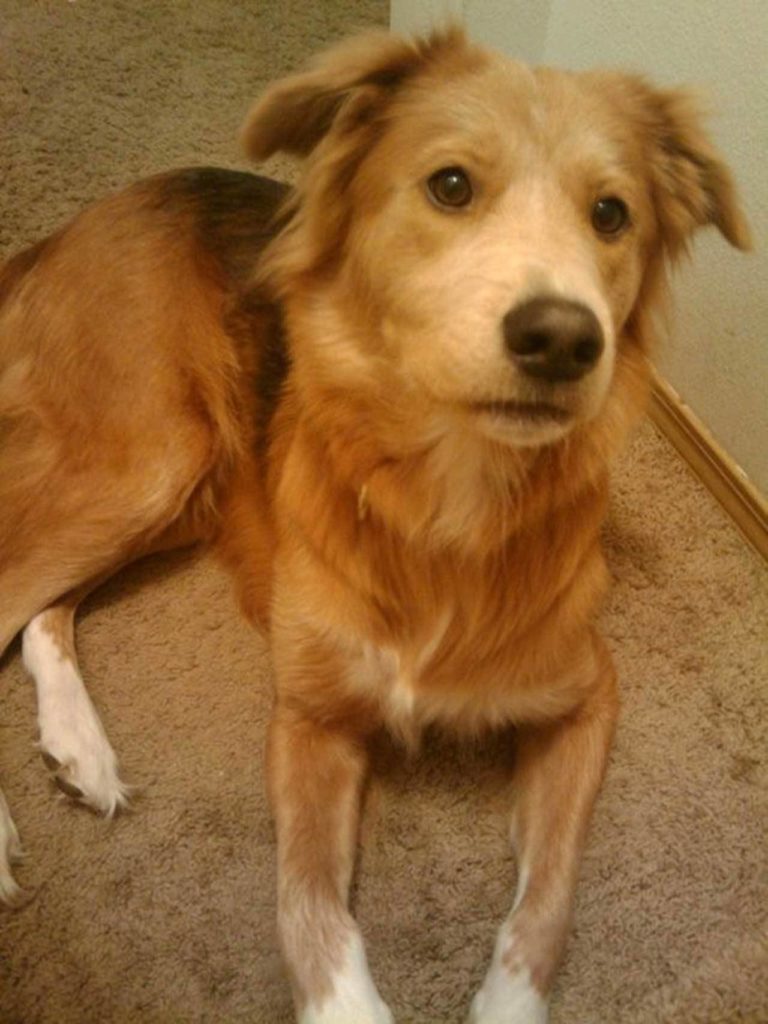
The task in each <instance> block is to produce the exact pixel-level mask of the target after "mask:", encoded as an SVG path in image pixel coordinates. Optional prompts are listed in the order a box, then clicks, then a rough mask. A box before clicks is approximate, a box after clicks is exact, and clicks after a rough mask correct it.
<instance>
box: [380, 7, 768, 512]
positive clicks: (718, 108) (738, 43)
mask: <svg viewBox="0 0 768 1024" xmlns="http://www.w3.org/2000/svg"><path fill="white" fill-rule="evenodd" d="M444 12H447V13H449V14H452V15H454V16H457V15H458V16H459V17H463V19H464V21H465V23H466V24H467V26H468V28H469V30H470V32H471V34H472V36H473V37H474V38H475V39H476V40H477V41H478V42H482V43H485V44H488V45H491V46H495V47H496V48H498V49H500V50H503V51H505V52H506V53H509V54H510V55H511V56H515V57H520V58H522V59H524V60H528V61H532V62H534V63H547V64H557V65H560V66H562V67H568V68H574V69H579V68H586V67H597V66H614V67H622V68H626V69H629V70H634V71H642V72H644V73H647V74H649V75H650V76H651V77H652V78H654V79H655V80H656V81H658V82H659V83H661V84H666V85H671V84H678V83H686V84H693V85H695V86H697V87H700V89H701V91H702V93H703V95H704V96H705V98H706V99H707V100H708V102H709V105H710V107H711V108H712V109H713V110H714V112H715V113H716V116H715V117H713V118H712V119H711V121H710V127H711V130H712V134H713V136H714V138H715V140H716V141H717V143H718V145H719V146H720V148H721V150H722V151H723V152H724V153H725V154H726V156H727V158H728V161H729V163H730V164H731V166H732V168H733V170H734V172H735V174H736V178H737V181H738V183H739V186H740V189H741V192H742V195H743V197H744V205H745V208H746V210H747V213H748V216H749V219H750V222H751V224H752V228H753V231H754V236H755V241H756V251H755V252H754V253H752V254H750V255H748V256H744V255H742V254H740V253H737V252H735V251H734V250H732V249H730V248H729V247H728V246H727V245H726V243H725V242H724V241H723V240H722V239H721V238H720V236H719V235H718V234H717V233H716V232H715V231H707V232H704V233H702V235H700V236H699V240H698V241H697V243H696V247H695V252H694V259H693V261H692V262H691V264H690V265H687V266H685V267H683V268H682V269H681V270H680V271H679V272H678V274H677V277H676V282H675V315H674V317H673V320H672V330H671V337H670V339H669V341H668V343H667V346H666V349H665V351H664V353H663V354H662V357H661V360H660V362H661V370H662V372H663V373H664V375H665V376H666V377H667V379H668V380H669V381H670V383H671V384H672V385H673V386H674V387H675V388H676V389H677V391H679V392H680V394H681V395H682V396H683V398H684V399H685V401H686V402H688V404H689V405H690V406H691V408H692V409H693V411H694V412H695V413H696V414H697V415H698V416H699V417H700V418H701V419H702V420H703V421H704V423H705V424H706V425H707V426H708V427H709V429H710V430H711V431H712V433H713V434H714V435H715V437H716V438H717V440H718V441H719V442H720V443H721V444H722V445H723V447H724V448H725V449H726V450H727V451H728V452H729V453H730V455H731V456H732V457H733V458H734V459H735V460H736V462H737V463H739V464H740V465H741V466H742V468H743V469H744V470H745V472H746V473H747V474H748V475H749V476H750V478H751V479H752V481H753V483H754V484H755V485H756V486H757V487H758V488H760V489H761V490H762V491H763V493H764V494H768V244H766V243H768V188H766V180H767V178H766V173H765V164H766V159H767V158H768V88H766V85H765V83H766V78H765V66H766V65H768V3H766V2H765V0H677V2H676V3H674V4H670V3H669V2H668V0H643V2H638V3H634V4H632V3H624V2H621V0H530V2H525V0H513V2H510V0H507V2H503V0H443V2H441V0H415V2H406V0H392V26H393V28H396V29H398V30H412V29H415V28H421V27H424V26H425V25H426V24H429V23H430V22H431V21H433V20H435V19H438V20H439V18H440V17H441V16H442V15H443V13H444Z"/></svg>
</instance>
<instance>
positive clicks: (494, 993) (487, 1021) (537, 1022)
mask: <svg viewBox="0 0 768 1024" xmlns="http://www.w3.org/2000/svg"><path fill="white" fill-rule="evenodd" d="M547 1017H548V1011H547V1002H546V1000H545V999H544V998H543V997H542V996H541V995H539V993H538V992H537V991H536V989H535V988H534V986H533V984H532V983H531V976H530V973H529V971H527V970H526V969H525V968H522V969H521V970H519V971H517V972H516V973H514V974H510V972H509V971H508V970H507V969H506V968H505V967H504V966H502V965H501V964H499V963H494V964H493V966H492V967H491V969H490V970H489V971H488V974H487V975H486V977H485V981H484V982H483V985H482V988H481V989H480V991H479V992H478V993H477V995H476V996H475V998H474V999H473V1000H472V1006H471V1008H470V1011H469V1020H468V1024H547Z"/></svg>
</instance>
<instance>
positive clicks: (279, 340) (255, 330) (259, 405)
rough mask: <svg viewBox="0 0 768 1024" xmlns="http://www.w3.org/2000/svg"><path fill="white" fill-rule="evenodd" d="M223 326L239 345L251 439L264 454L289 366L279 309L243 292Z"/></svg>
mask: <svg viewBox="0 0 768 1024" xmlns="http://www.w3.org/2000/svg"><path fill="white" fill-rule="evenodd" d="M226 326H227V331H228V332H229V335H230V337H231V338H233V340H234V341H235V344H236V345H237V346H238V350H239V353H240V359H241V362H242V364H243V367H244V369H245V371H246V377H247V379H248V381H249V387H250V397H249V400H248V404H249V409H250V415H251V416H252V422H253V428H254V437H255V442H256V446H257V448H258V449H259V450H260V451H262V452H263V451H264V449H265V448H266V447H267V445H268V442H269V429H270V424H271V422H272V418H273V416H274V414H275V411H276V410H277V407H278V405H279V403H280V396H281V394H282V390H283V385H284V384H285V380H286V378H287V376H288V372H289V370H290V367H291V358H290V352H289V350H288V344H287V339H286V333H285V327H284V324H283V316H282V310H281V308H280V306H279V305H278V304H275V303H270V302H266V301H265V300H264V298H263V296H261V295H259V294H258V293H257V292H255V291H251V292H246V293H244V294H242V295H241V296H240V297H239V298H238V300H237V301H236V303H235V304H234V305H233V307H232V309H231V310H230V312H229V314H228V316H227V318H226Z"/></svg>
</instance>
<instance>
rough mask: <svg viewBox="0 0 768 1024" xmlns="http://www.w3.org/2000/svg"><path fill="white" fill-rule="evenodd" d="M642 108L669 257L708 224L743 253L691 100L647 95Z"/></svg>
mask: <svg viewBox="0 0 768 1024" xmlns="http://www.w3.org/2000/svg"><path fill="white" fill-rule="evenodd" d="M647 108H648V110H649V113H650V115H651V131H652V133H653V155H652V174H653V180H654V185H655V189H656V198H657V207H658V212H659V217H660V220H661V225H662V230H663V232H664V236H665V241H666V243H667V246H668V249H669V252H670V254H671V255H675V254H676V253H677V252H679V251H680V250H681V249H684V248H685V245H686V242H687V241H688V239H689V237H690V236H691V234H692V233H693V232H694V231H695V230H696V228H698V227H702V226H704V225H706V224H714V225H715V227H717V228H718V229H719V231H720V232H721V234H722V235H723V236H724V237H725V238H726V239H727V240H728V241H729V242H730V243H731V245H733V246H735V247H736V248H737V249H744V250H746V249H749V248H750V245H751V239H750V231H749V227H748V225H747V222H746V220H745V218H744V215H743V214H742V212H741V208H740V206H739V201H738V197H737V195H736V188H735V186H734V183H733V178H732V177H731V173H730V171H729V170H728V167H727V166H726V164H725V162H724V161H723V159H722V157H721V156H720V154H719V153H718V152H717V150H716V149H715V147H714V146H713V145H712V143H711V142H710V140H709V138H708V136H707V134H706V132H705V130H704V128H703V126H702V117H701V114H700V111H699V109H698V104H697V103H696V100H695V98H694V96H693V95H692V94H690V93H688V92H686V91H685V90H682V89H676V90H652V91H651V94H650V97H648V99H647Z"/></svg>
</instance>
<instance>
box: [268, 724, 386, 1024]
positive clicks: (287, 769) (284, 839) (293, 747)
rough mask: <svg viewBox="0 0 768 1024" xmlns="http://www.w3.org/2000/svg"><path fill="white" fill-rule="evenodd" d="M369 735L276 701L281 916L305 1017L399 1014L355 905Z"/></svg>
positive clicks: (323, 1022)
mask: <svg viewBox="0 0 768 1024" xmlns="http://www.w3.org/2000/svg"><path fill="white" fill-rule="evenodd" d="M366 767H367V754H366V750H365V746H364V743H363V741H362V739H361V738H360V737H358V736H356V735H355V734H354V733H352V732H350V731H349V730H347V729H344V728H343V727H340V726H329V725H326V724H320V723H319V722H317V721H314V720H313V719H312V718H311V717H309V716H308V715H306V714H303V713H301V712H299V711H296V710H293V709H288V708H286V707H285V706H282V705H281V704H278V707H277V710H276V713H275V716H274V718H273V721H272V725H271V730H270V736H269V746H268V775H269V785H270V794H271V799H272V805H273V810H274V815H275V822H276V825H277V843H278V926H279V930H280V939H281V942H282V946H283V952H284V955H285V958H286V962H287V964H288V968H289V971H290V974H291V981H292V984H293V990H294V997H295V1000H296V1006H297V1013H298V1018H299V1021H300V1024H391V1022H392V1015H391V1014H390V1012H389V1010H388V1009H387V1007H386V1006H385V1005H384V1003H383V1001H382V1000H381V997H380V996H379V994H378V992H377V991H376V987H375V985H374V984H373V981H372V980H371V977H370V974H369V972H368V965H367V961H366V956H365V950H364V948H363V941H362V938H361V935H360V932H359V930H358V928H357V925H356V923H355V921H354V919H353V917H352V915H351V914H350V912H349V909H348V906H347V899H348V891H349V884H350V880H351V877H352V870H353V866H354V858H355V847H356V841H357V831H358V820H359V809H360V800H361V791H362V786H363V781H364V778H365V772H366Z"/></svg>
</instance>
